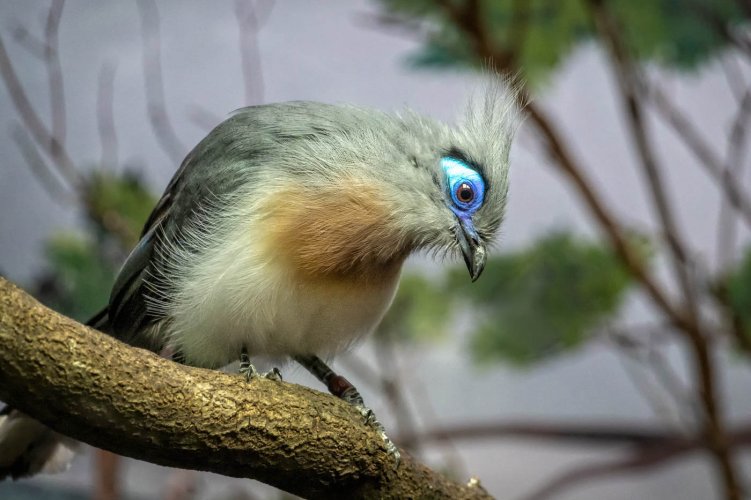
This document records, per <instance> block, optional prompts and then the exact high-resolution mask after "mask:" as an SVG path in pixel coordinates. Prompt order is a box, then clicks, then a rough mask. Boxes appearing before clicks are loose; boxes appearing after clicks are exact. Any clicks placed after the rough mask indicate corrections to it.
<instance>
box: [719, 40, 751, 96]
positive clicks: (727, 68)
mask: <svg viewBox="0 0 751 500" xmlns="http://www.w3.org/2000/svg"><path fill="white" fill-rule="evenodd" d="M735 55H736V53H735V51H731V52H729V53H727V54H725V55H723V56H721V57H720V58H719V60H720V65H721V66H722V74H723V75H724V76H725V83H726V84H727V86H728V90H730V93H731V94H732V95H733V97H735V100H736V101H738V102H739V103H740V102H741V100H742V99H743V96H744V94H745V93H746V90H745V89H746V82H745V78H744V77H743V72H742V71H741V68H740V65H739V63H738V61H737V59H736V58H735Z"/></svg>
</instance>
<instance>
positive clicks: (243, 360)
mask: <svg viewBox="0 0 751 500" xmlns="http://www.w3.org/2000/svg"><path fill="white" fill-rule="evenodd" d="M239 371H240V374H241V375H244V376H245V380H247V381H248V382H250V381H251V380H253V379H254V378H261V377H262V378H265V379H268V380H274V381H276V382H281V381H282V372H280V371H279V368H277V367H274V368H272V369H271V370H269V371H267V372H266V373H260V372H259V371H258V370H256V367H255V366H253V363H251V362H250V357H249V356H248V353H247V352H245V350H244V349H243V352H242V353H240V370H239Z"/></svg>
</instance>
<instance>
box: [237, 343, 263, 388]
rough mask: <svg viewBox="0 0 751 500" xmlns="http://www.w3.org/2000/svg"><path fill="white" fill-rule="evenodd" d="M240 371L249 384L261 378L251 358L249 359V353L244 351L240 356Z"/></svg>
mask: <svg viewBox="0 0 751 500" xmlns="http://www.w3.org/2000/svg"><path fill="white" fill-rule="evenodd" d="M239 371H240V373H241V374H242V375H245V380H247V381H248V382H250V381H251V380H253V379H254V378H258V377H259V376H260V375H259V373H258V370H256V367H255V366H253V364H252V363H251V362H250V357H248V353H246V352H245V351H244V350H243V352H242V353H241V354H240V370H239Z"/></svg>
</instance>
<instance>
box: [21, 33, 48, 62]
mask: <svg viewBox="0 0 751 500" xmlns="http://www.w3.org/2000/svg"><path fill="white" fill-rule="evenodd" d="M13 40H15V42H16V43H17V44H18V45H20V46H21V47H23V48H24V49H26V50H27V51H28V52H29V54H31V55H32V56H34V57H36V58H37V59H39V60H40V61H44V57H45V53H46V52H47V48H46V47H45V45H44V41H43V40H40V39H39V38H37V37H36V36H34V35H33V34H31V33H29V30H27V29H26V27H24V26H16V27H15V28H14V29H13Z"/></svg>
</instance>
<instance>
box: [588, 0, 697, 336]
mask: <svg viewBox="0 0 751 500" xmlns="http://www.w3.org/2000/svg"><path fill="white" fill-rule="evenodd" d="M589 4H590V7H591V9H592V12H593V14H594V18H595V25H596V26H597V28H598V30H599V33H600V37H601V38H602V39H603V40H605V41H606V43H607V45H608V47H609V49H610V53H611V56H612V57H611V58H610V60H611V62H612V63H613V72H614V73H615V75H614V76H615V80H616V81H617V82H618V88H619V90H620V94H621V100H622V103H623V107H624V110H625V112H626V113H625V114H626V118H627V121H628V124H629V128H630V131H631V135H632V137H633V139H634V143H635V145H636V150H637V152H638V153H639V157H640V159H641V162H640V164H641V167H642V170H643V171H644V176H645V178H646V180H647V185H648V188H649V191H650V193H651V196H652V202H653V204H654V206H655V210H656V211H657V215H658V218H659V220H660V223H661V225H662V232H663V234H664V235H665V238H666V241H667V243H668V249H669V251H670V256H671V259H670V260H671V263H672V265H673V272H674V273H675V275H676V278H677V279H678V282H679V283H680V286H681V290H682V291H683V295H684V299H685V301H686V307H685V314H686V316H687V317H688V318H689V320H690V321H691V323H693V329H699V328H700V323H699V318H698V316H697V311H698V298H697V295H696V291H697V288H696V284H695V283H694V279H693V276H692V268H693V265H692V263H691V262H690V259H689V257H688V255H687V253H688V251H687V248H688V247H687V245H686V243H685V240H684V238H683V237H682V236H681V234H680V231H679V229H678V223H677V222H676V218H675V214H674V213H673V208H672V205H671V203H670V201H669V200H668V195H667V189H666V187H665V181H664V179H663V174H662V172H663V168H661V166H660V165H659V164H658V161H657V156H656V155H655V153H654V151H653V149H652V146H651V144H650V142H649V137H648V135H647V124H646V121H645V120H644V110H643V107H642V102H641V96H640V95H639V89H640V88H642V86H641V85H640V83H639V82H640V81H641V78H640V76H639V72H638V69H637V68H636V67H635V65H634V64H633V61H632V60H631V57H630V55H629V53H628V51H627V50H626V47H625V45H624V43H623V41H622V40H621V37H620V31H619V27H618V26H616V25H615V19H614V18H613V16H611V15H610V12H609V11H608V10H607V9H606V8H605V6H604V4H603V2H602V1H601V0H591V1H590V2H589Z"/></svg>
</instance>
